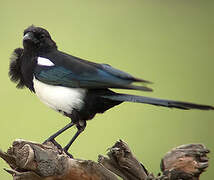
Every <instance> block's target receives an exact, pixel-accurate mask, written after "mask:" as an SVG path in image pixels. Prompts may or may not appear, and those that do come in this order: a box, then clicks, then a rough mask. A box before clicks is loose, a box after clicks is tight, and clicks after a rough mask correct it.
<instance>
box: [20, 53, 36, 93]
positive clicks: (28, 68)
mask: <svg viewBox="0 0 214 180" xmlns="http://www.w3.org/2000/svg"><path fill="white" fill-rule="evenodd" d="M22 58H23V59H22V64H21V72H22V75H23V79H24V83H25V86H27V87H28V88H29V89H30V90H31V91H34V88H33V72H34V69H35V67H36V63H37V62H36V61H37V60H36V57H35V56H33V55H25V54H24V55H23V56H22Z"/></svg>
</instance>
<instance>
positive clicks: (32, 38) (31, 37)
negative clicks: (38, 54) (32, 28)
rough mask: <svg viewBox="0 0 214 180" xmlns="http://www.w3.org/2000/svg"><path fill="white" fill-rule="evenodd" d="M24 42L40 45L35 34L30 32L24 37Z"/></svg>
mask: <svg viewBox="0 0 214 180" xmlns="http://www.w3.org/2000/svg"><path fill="white" fill-rule="evenodd" d="M23 42H24V43H25V42H32V43H34V44H37V43H38V40H37V39H36V38H35V36H34V34H33V33H32V32H28V33H26V34H25V35H24V37H23Z"/></svg>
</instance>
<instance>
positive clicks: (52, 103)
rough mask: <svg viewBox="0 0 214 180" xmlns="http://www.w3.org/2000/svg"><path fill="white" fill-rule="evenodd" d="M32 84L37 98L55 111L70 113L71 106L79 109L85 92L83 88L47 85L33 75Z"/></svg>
mask: <svg viewBox="0 0 214 180" xmlns="http://www.w3.org/2000/svg"><path fill="white" fill-rule="evenodd" d="M33 84H34V89H35V93H36V95H37V96H38V97H39V99H40V100H41V101H42V102H43V103H44V104H46V105H47V106H49V107H51V108H53V109H54V110H56V111H59V110H60V111H63V112H66V113H68V114H70V113H71V112H72V109H73V108H75V109H80V108H81V107H82V106H83V103H84V102H83V99H84V97H85V93H86V90H84V89H81V88H68V87H62V86H53V85H48V84H45V83H42V82H41V81H39V80H37V79H36V78H35V77H34V79H33Z"/></svg>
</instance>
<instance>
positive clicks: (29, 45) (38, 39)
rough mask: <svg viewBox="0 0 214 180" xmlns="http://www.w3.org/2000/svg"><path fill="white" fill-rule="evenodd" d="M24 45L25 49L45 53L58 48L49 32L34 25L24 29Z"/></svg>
mask: <svg viewBox="0 0 214 180" xmlns="http://www.w3.org/2000/svg"><path fill="white" fill-rule="evenodd" d="M23 46H24V49H29V50H31V51H33V52H34V53H44V52H48V51H51V50H53V49H57V46H56V43H55V42H54V41H53V40H52V39H51V36H50V34H49V32H48V31H47V30H45V29H43V28H41V27H35V26H33V25H32V26H30V27H28V28H27V29H25V30H24V37H23Z"/></svg>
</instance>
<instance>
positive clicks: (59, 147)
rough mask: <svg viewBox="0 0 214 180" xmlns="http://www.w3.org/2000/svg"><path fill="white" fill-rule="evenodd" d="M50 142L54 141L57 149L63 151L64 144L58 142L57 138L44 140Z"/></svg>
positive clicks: (45, 142)
mask: <svg viewBox="0 0 214 180" xmlns="http://www.w3.org/2000/svg"><path fill="white" fill-rule="evenodd" d="M48 142H51V143H53V144H54V146H56V147H57V149H59V150H61V151H63V148H62V146H61V145H60V144H59V143H58V142H56V140H55V139H51V140H46V141H44V142H43V143H42V144H47V143H48Z"/></svg>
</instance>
